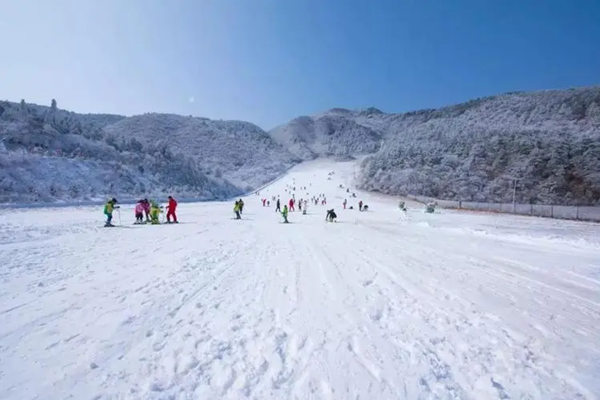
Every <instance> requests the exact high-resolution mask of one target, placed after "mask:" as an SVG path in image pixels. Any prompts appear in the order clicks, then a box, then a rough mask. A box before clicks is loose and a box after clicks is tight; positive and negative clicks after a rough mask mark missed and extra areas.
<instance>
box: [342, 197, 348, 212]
mask: <svg viewBox="0 0 600 400" xmlns="http://www.w3.org/2000/svg"><path fill="white" fill-rule="evenodd" d="M342 204H343V205H344V210H345V209H346V205H347V204H348V200H347V199H344V202H343V203H342Z"/></svg>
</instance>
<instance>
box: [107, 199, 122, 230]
mask: <svg viewBox="0 0 600 400" xmlns="http://www.w3.org/2000/svg"><path fill="white" fill-rule="evenodd" d="M115 204H117V199H114V198H113V199H110V200H109V201H108V202H107V203H106V204H105V205H104V215H106V224H104V226H106V227H108V226H114V225H113V224H112V215H113V211H114V210H115V209H116V208H119V206H117V205H115Z"/></svg>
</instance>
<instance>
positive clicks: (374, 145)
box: [269, 108, 382, 160]
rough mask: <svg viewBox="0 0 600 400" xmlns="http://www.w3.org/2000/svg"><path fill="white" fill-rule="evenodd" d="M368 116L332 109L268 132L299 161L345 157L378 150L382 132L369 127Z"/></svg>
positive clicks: (295, 120) (300, 118)
mask: <svg viewBox="0 0 600 400" xmlns="http://www.w3.org/2000/svg"><path fill="white" fill-rule="evenodd" d="M373 110H374V109H373ZM377 111H378V110H377ZM379 113H381V112H375V113H374V115H379ZM369 115H370V114H363V113H361V112H355V111H350V110H345V109H340V108H336V109H333V110H329V111H328V112H325V113H323V114H320V115H316V116H313V117H307V116H303V117H299V118H296V119H294V120H292V121H290V122H289V123H288V124H285V125H281V126H278V127H277V128H275V129H273V130H271V131H270V132H269V134H270V135H271V136H272V137H273V138H274V139H275V141H277V142H278V143H280V144H281V145H283V146H284V147H286V148H287V149H288V150H289V151H290V152H292V153H294V154H295V155H296V156H298V157H300V158H302V159H303V160H312V159H315V158H317V157H334V158H336V159H346V158H349V157H352V156H355V155H361V154H370V153H374V152H376V151H377V150H379V147H380V146H381V139H382V135H381V132H379V131H378V129H377V128H378V126H377V125H374V126H369V124H368V119H369Z"/></svg>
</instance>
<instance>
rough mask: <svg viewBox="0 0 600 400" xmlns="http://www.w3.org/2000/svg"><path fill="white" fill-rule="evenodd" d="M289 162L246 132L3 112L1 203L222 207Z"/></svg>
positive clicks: (173, 118) (265, 140)
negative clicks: (174, 202)
mask: <svg viewBox="0 0 600 400" xmlns="http://www.w3.org/2000/svg"><path fill="white" fill-rule="evenodd" d="M295 163H296V159H295V157H294V156H293V155H292V154H290V153H289V152H287V151H286V150H285V149H283V148H282V147H281V146H280V145H278V144H276V143H275V142H274V141H273V140H272V139H271V138H270V137H269V136H268V134H267V133H266V132H264V131H262V130H261V129H260V128H258V127H256V126H254V125H252V124H249V123H245V122H237V121H210V120H207V119H202V118H192V117H181V116H177V115H159V114H147V115H142V116H136V117H131V118H126V117H123V116H117V115H82V114H76V113H72V112H67V111H63V110H60V109H58V108H57V106H56V102H54V101H53V104H52V106H51V107H43V106H38V105H28V104H26V103H25V102H21V103H20V104H17V103H11V102H0V203H6V202H35V201H56V200H61V201H66V200H71V199H72V200H83V199H101V198H104V197H105V196H117V197H120V198H136V197H140V196H166V195H167V194H171V193H173V194H176V195H177V196H178V197H181V198H199V199H207V200H208V199H221V198H226V197H230V196H234V195H238V194H240V193H243V192H245V191H247V190H248V189H251V188H254V187H257V186H259V185H261V184H264V183H266V182H268V181H270V180H272V179H274V178H276V177H278V176H280V175H281V174H282V173H284V172H285V171H286V170H287V169H288V168H290V167H291V166H293V165H294V164H295Z"/></svg>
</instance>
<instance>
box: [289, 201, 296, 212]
mask: <svg viewBox="0 0 600 400" xmlns="http://www.w3.org/2000/svg"><path fill="white" fill-rule="evenodd" d="M289 210H290V211H296V209H295V208H294V199H290V209H289Z"/></svg>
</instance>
